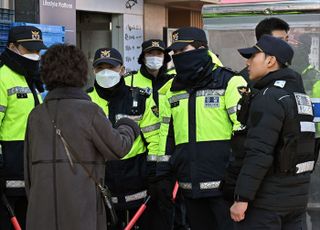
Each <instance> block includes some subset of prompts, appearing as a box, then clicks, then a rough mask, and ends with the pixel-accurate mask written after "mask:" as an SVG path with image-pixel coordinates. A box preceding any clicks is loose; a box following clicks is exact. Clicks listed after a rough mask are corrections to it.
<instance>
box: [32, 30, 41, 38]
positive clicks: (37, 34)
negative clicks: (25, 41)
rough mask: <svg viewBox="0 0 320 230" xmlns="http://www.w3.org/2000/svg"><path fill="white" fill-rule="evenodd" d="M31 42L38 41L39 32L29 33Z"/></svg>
mask: <svg viewBox="0 0 320 230" xmlns="http://www.w3.org/2000/svg"><path fill="white" fill-rule="evenodd" d="M31 36H32V40H40V34H39V31H33V30H32V31H31Z"/></svg>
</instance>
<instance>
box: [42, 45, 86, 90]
mask: <svg viewBox="0 0 320 230" xmlns="http://www.w3.org/2000/svg"><path fill="white" fill-rule="evenodd" d="M40 74H41V79H42V81H43V82H44V84H45V85H46V89H47V90H49V91H50V90H53V89H55V88H60V87H83V86H85V85H86V83H87V81H88V76H87V75H88V63H87V58H86V57H85V55H84V53H83V52H82V51H81V50H80V49H79V48H77V47H75V46H74V45H68V44H59V45H53V46H51V47H50V48H49V49H48V50H47V52H46V53H45V54H44V55H43V56H42V58H41V68H40Z"/></svg>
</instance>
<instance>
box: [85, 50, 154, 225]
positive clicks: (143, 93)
mask: <svg viewBox="0 0 320 230" xmlns="http://www.w3.org/2000/svg"><path fill="white" fill-rule="evenodd" d="M93 67H94V73H95V75H96V79H95V83H94V91H93V92H91V93H90V94H89V95H90V96H91V98H92V100H93V102H95V103H97V104H98V105H100V107H101V108H102V109H103V110H104V111H105V112H106V114H107V115H108V117H109V119H110V121H111V122H112V123H113V124H115V122H116V121H117V120H119V119H120V118H122V117H131V118H132V119H134V120H136V121H137V122H138V124H139V126H140V128H141V135H140V136H139V137H138V138H137V139H136V140H135V142H134V144H133V147H132V149H131V150H130V152H129V153H128V154H127V155H126V156H125V157H124V158H123V159H122V160H121V161H108V162H107V165H106V184H107V185H108V186H109V187H110V190H111V192H112V196H113V202H114V204H115V207H116V208H117V213H118V217H119V219H120V221H119V225H118V226H113V227H111V229H112V228H114V229H123V228H124V227H125V225H126V224H127V221H128V220H129V219H131V218H132V217H133V215H134V214H135V212H136V211H137V209H138V208H139V206H140V205H141V204H142V203H143V201H144V200H145V198H146V197H147V182H148V177H149V176H151V175H154V174H155V172H154V170H155V168H151V167H149V165H147V162H146V160H147V158H149V159H156V154H157V151H158V129H159V126H160V124H159V122H158V116H157V113H156V112H155V110H154V108H155V103H154V101H153V98H152V96H151V89H149V88H145V89H142V88H138V87H135V86H133V85H130V86H127V85H125V82H124V79H123V77H122V75H123V73H124V66H123V61H122V56H121V54H120V53H119V52H118V51H117V50H116V49H114V48H111V49H109V48H102V49H98V50H97V51H96V54H95V58H94V62H93ZM152 206H153V205H152V203H151V202H150V203H148V206H147V209H146V211H145V213H144V214H143V215H142V216H141V217H140V219H139V221H138V223H137V225H136V227H139V229H151V228H152V227H153V226H152V222H151V215H153V212H152V211H153V210H152V209H153V207H152Z"/></svg>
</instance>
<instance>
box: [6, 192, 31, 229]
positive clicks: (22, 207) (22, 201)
mask: <svg viewBox="0 0 320 230" xmlns="http://www.w3.org/2000/svg"><path fill="white" fill-rule="evenodd" d="M7 199H8V201H9V203H10V205H11V207H12V208H13V210H14V212H15V214H16V217H17V220H18V222H19V224H20V226H21V229H22V230H23V229H25V225H26V224H25V223H26V213H27V206H28V203H27V198H26V197H25V196H20V197H12V196H7ZM0 230H13V227H12V224H11V222H10V216H9V213H8V211H7V209H6V207H5V206H4V205H3V203H2V201H1V202H0Z"/></svg>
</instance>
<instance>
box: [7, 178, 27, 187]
mask: <svg viewBox="0 0 320 230" xmlns="http://www.w3.org/2000/svg"><path fill="white" fill-rule="evenodd" d="M6 187H7V188H24V181H23V180H7V181H6Z"/></svg>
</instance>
